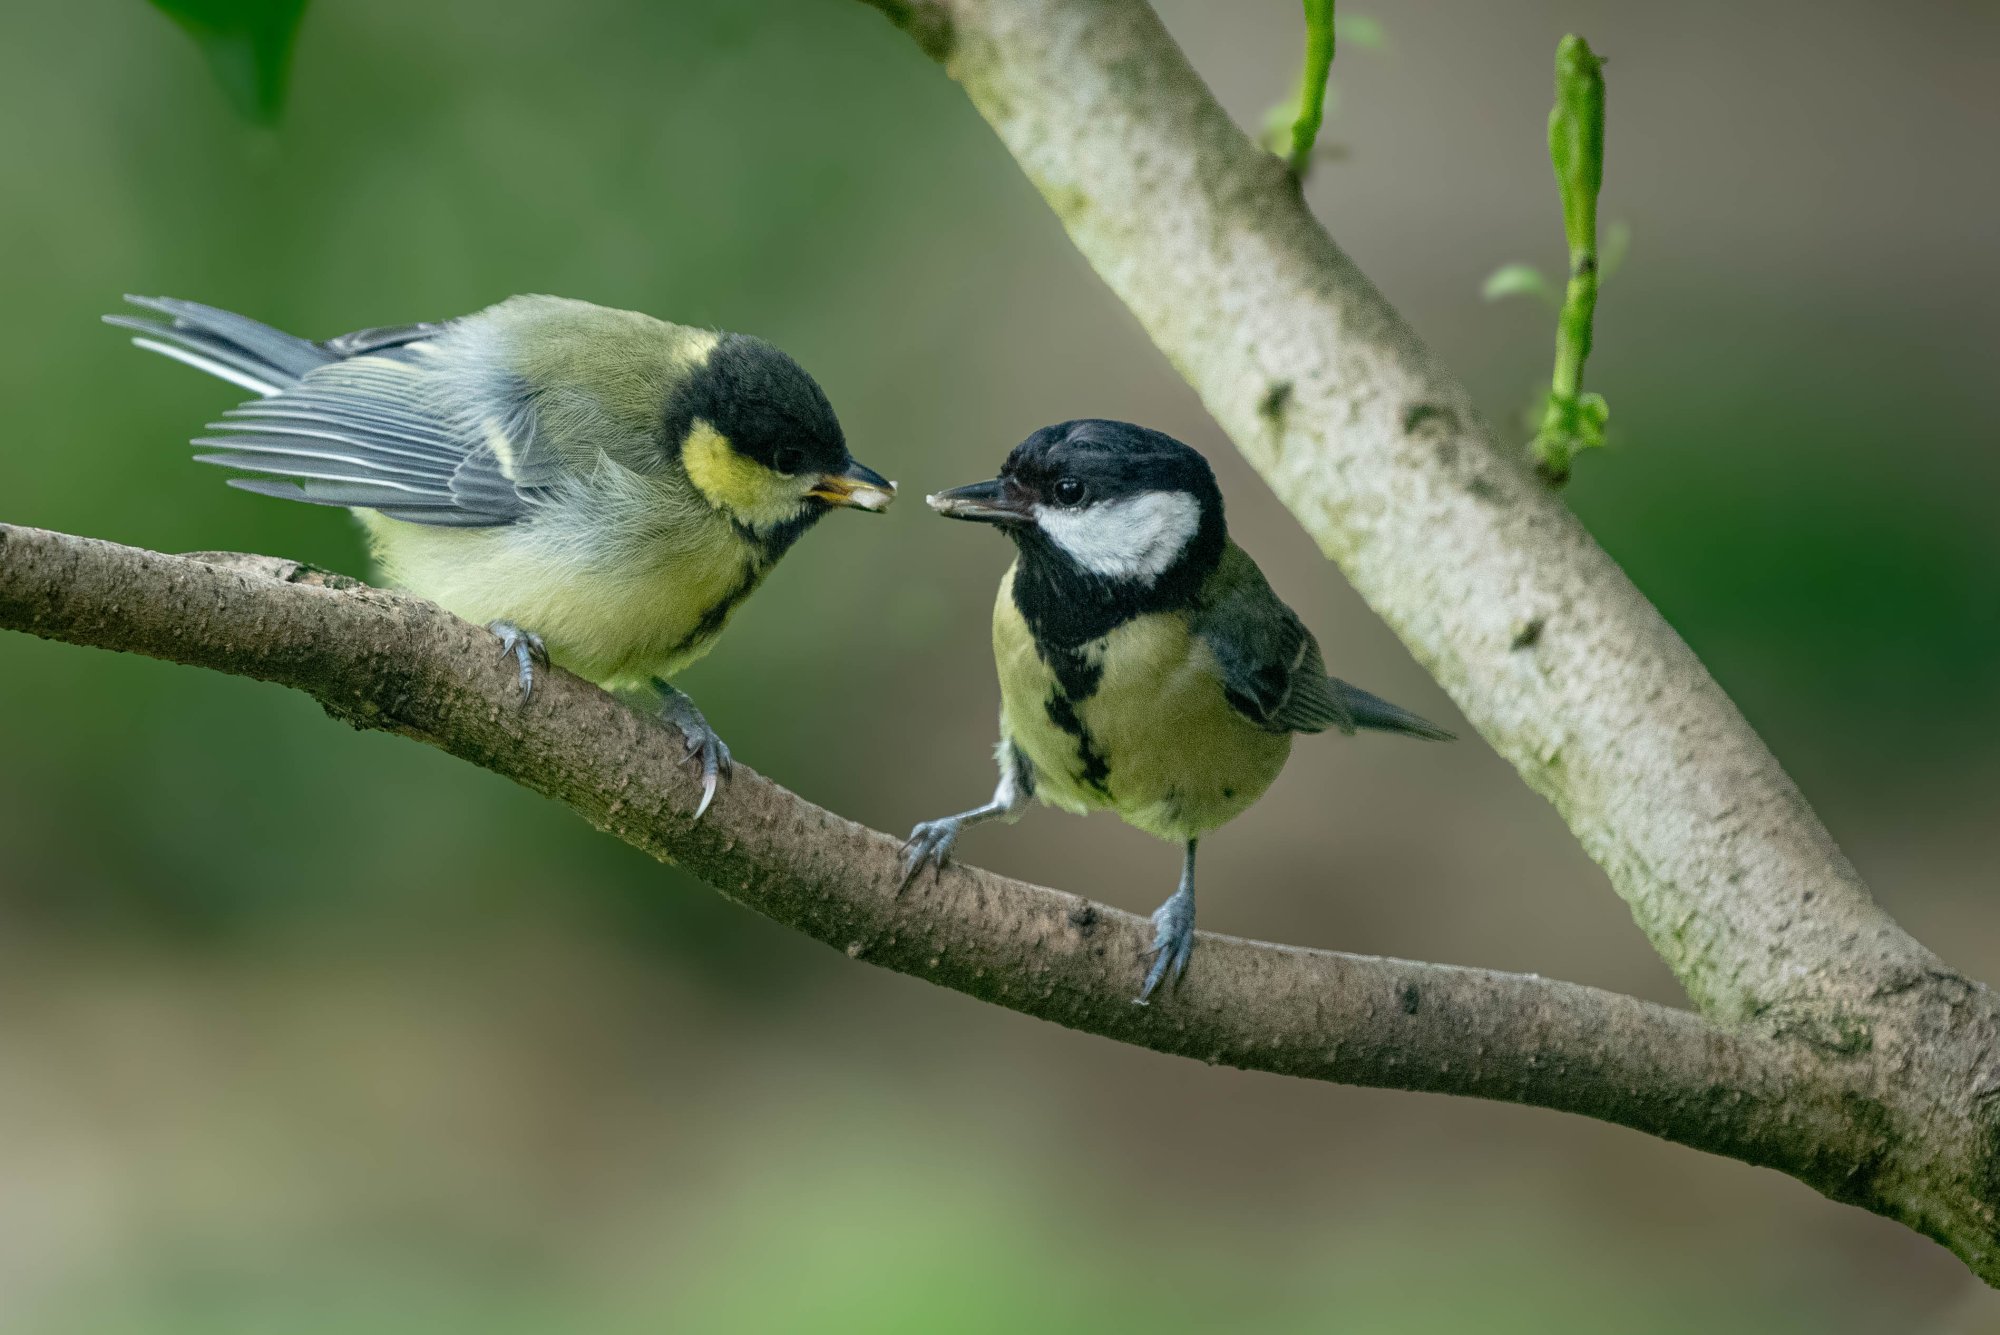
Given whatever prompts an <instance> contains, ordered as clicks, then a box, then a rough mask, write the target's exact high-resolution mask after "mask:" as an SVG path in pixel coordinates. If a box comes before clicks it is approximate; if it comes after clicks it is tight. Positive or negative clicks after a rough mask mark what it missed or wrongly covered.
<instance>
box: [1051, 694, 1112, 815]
mask: <svg viewBox="0 0 2000 1335" xmlns="http://www.w3.org/2000/svg"><path fill="white" fill-rule="evenodd" d="M1100 675H1101V674H1100ZM1042 708H1043V709H1044V710H1045V711H1047V713H1048V716H1049V722H1051V723H1053V724H1055V725H1056V726H1057V727H1058V728H1061V729H1062V730H1063V731H1064V732H1066V733H1068V734H1069V735H1070V736H1072V737H1074V738H1076V757H1077V760H1078V762H1079V763H1080V764H1081V766H1082V768H1081V769H1079V770H1078V771H1077V772H1076V776H1075V777H1076V781H1077V782H1078V783H1080V784H1083V785H1085V786H1087V787H1088V788H1090V789H1091V790H1093V791H1094V792H1096V793H1098V794H1099V795H1101V796H1102V797H1103V798H1104V799H1105V800H1106V801H1107V802H1108V801H1110V800H1111V784H1110V779H1111V762H1110V761H1109V760H1108V759H1107V758H1106V757H1105V755H1104V753H1103V752H1102V751H1100V750H1098V749H1097V739H1096V738H1094V737H1092V736H1091V735H1090V729H1088V728H1086V727H1084V726H1083V720H1082V719H1081V718H1079V717H1078V716H1077V712H1076V702H1075V701H1073V700H1071V699H1070V697H1069V696H1068V695H1067V694H1065V693H1064V691H1063V689H1062V686H1061V685H1060V684H1058V685H1057V687H1056V689H1055V690H1053V691H1051V692H1049V698H1048V699H1047V700H1046V701H1044V702H1043V704H1042Z"/></svg>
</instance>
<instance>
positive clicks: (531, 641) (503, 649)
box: [486, 621, 549, 701]
mask: <svg viewBox="0 0 2000 1335" xmlns="http://www.w3.org/2000/svg"><path fill="white" fill-rule="evenodd" d="M486 629H488V630H490V631H492V632H493V634H494V636H495V637H496V638H497V639H498V640H499V641H500V657H501V658H502V659H503V660H504V659H507V658H512V659H513V660H514V661H515V662H517V663H519V664H520V681H521V699H522V700H524V701H525V700H527V699H529V698H530V697H532V696H533V695H534V693H535V664H537V663H547V662H548V661H549V650H548V646H547V645H546V644H544V643H543V642H542V637H541V636H539V635H537V634H535V633H534V632H533V631H531V630H522V629H521V628H520V627H519V626H516V625H515V624H513V623H512V622H511V621H493V622H488V623H487V626H486Z"/></svg>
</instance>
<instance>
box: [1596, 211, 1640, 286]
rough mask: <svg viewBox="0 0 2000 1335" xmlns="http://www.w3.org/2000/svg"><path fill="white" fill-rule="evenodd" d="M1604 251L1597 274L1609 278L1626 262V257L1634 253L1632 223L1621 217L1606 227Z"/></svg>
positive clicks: (1598, 262)
mask: <svg viewBox="0 0 2000 1335" xmlns="http://www.w3.org/2000/svg"><path fill="white" fill-rule="evenodd" d="M1603 250H1604V253H1603V254H1602V255H1601V256H1600V257H1599V258H1598V261H1597V274H1598V277H1600V278H1609V277H1611V275H1612V274H1614V273H1617V272H1618V267H1619V266H1620V265H1622V264H1624V263H1625V257H1626V256H1627V255H1629V254H1631V253H1632V224H1631V223H1628V222H1626V221H1625V220H1624V219H1622V218H1621V219H1619V220H1618V221H1617V222H1614V223H1612V224H1610V225H1609V226H1607V227H1606V228H1605V229H1604V247H1603Z"/></svg>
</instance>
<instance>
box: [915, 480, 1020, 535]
mask: <svg viewBox="0 0 2000 1335" xmlns="http://www.w3.org/2000/svg"><path fill="white" fill-rule="evenodd" d="M924 503H925V504H926V505H928V506H930V507H931V509H933V510H935V511H937V512H938V513H939V514H941V515H943V516H944V517H945V518H946V519H970V520H974V521H976V522H978V523H981V524H1002V525H1006V524H1025V523H1027V522H1028V521H1029V520H1030V519H1032V518H1033V515H1031V514H1030V513H1029V511H1028V507H1027V506H1026V505H1024V504H1023V503H1021V502H1020V501H1017V500H1015V499H1014V498H1013V497H1012V496H1011V495H1009V494H1008V490H1007V481H1006V479H1005V478H997V477H996V478H994V479H993V480H992V481H991V482H974V483H972V484H971V485H969V486H964V487H953V488H952V489H951V490H950V491H940V492H938V493H937V494H936V495H934V496H926V497H924Z"/></svg>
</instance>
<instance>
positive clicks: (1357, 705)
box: [1327, 677, 1457, 742]
mask: <svg viewBox="0 0 2000 1335" xmlns="http://www.w3.org/2000/svg"><path fill="white" fill-rule="evenodd" d="M1327 680H1328V682H1330V683H1331V684H1332V686H1333V690H1334V694H1336V695H1338V696H1339V697H1340V701H1341V703H1342V704H1344V705H1346V706H1347V712H1348V714H1349V716H1350V717H1352V718H1353V720H1354V726H1355V727H1356V728H1366V729H1368V730H1370V731H1373V732H1400V733H1403V734H1405V735H1407V736H1410V737H1422V738H1424V739H1426V740H1427V741H1433V742H1450V741H1456V740H1457V737H1456V735H1455V734H1453V733H1450V732H1447V731H1445V730H1444V729H1443V728H1440V727H1439V726H1438V725H1437V724H1435V723H1432V722H1430V721H1429V720H1427V719H1422V718H1419V717H1417V716H1416V715H1415V714H1412V713H1411V712H1410V711H1409V710H1407V709H1404V708H1403V707H1402V706H1401V705H1392V704H1390V703H1389V702H1388V701H1387V700H1384V699H1383V698H1382V697H1381V696H1379V695H1370V694H1369V693H1368V692H1366V691H1364V690H1362V689H1361V688H1360V687H1359V686H1350V685H1348V684H1347V683H1346V682H1344V681H1342V680H1340V678H1338V677H1328V678H1327Z"/></svg>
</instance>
